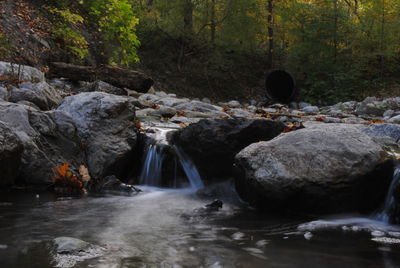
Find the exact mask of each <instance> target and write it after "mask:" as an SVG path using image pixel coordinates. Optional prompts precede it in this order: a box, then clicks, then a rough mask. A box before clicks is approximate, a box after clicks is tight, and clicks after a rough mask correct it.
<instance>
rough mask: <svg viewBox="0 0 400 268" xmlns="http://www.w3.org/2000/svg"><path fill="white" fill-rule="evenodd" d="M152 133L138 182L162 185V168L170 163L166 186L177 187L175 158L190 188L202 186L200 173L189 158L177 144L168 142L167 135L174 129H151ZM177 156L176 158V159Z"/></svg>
mask: <svg viewBox="0 0 400 268" xmlns="http://www.w3.org/2000/svg"><path fill="white" fill-rule="evenodd" d="M152 131H153V132H154V133H150V135H149V136H150V138H151V139H152V142H151V143H150V144H149V145H148V146H147V149H146V152H145V155H146V156H145V159H144V163H143V169H142V172H141V174H140V183H141V184H143V185H149V186H163V184H165V183H163V179H164V178H163V170H164V168H168V167H165V164H168V165H172V167H171V168H172V170H173V174H172V176H171V178H170V181H169V182H168V186H170V187H177V186H178V185H180V183H179V179H178V176H177V169H178V167H177V160H178V161H179V163H180V165H181V167H182V170H183V172H184V174H185V176H186V178H187V180H188V182H189V184H190V187H191V188H192V189H201V188H203V187H204V184H203V181H202V180H201V177H200V174H199V172H198V170H197V168H196V166H195V165H194V163H193V162H192V161H191V159H190V158H189V157H188V156H187V155H186V154H185V153H184V152H183V151H182V150H181V149H180V148H178V147H177V146H170V145H169V144H168V139H167V135H168V133H169V132H171V131H175V130H174V129H161V128H154V129H152ZM168 153H169V154H171V153H173V154H174V159H173V160H172V161H170V162H169V163H166V159H167V158H168V157H167V155H168ZM176 158H177V159H176Z"/></svg>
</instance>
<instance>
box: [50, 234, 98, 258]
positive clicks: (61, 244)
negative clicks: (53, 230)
mask: <svg viewBox="0 0 400 268" xmlns="http://www.w3.org/2000/svg"><path fill="white" fill-rule="evenodd" d="M54 245H55V247H56V251H57V253H60V254H73V253H78V252H80V251H85V250H86V249H87V248H88V247H89V246H90V244H89V243H87V242H85V241H83V240H80V239H77V238H73V237H57V238H55V239H54Z"/></svg>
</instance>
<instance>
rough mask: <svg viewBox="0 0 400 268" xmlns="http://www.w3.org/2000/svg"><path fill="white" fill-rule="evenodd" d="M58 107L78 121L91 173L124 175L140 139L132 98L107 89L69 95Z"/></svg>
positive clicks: (96, 174) (76, 123) (99, 176)
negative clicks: (107, 91) (137, 133)
mask: <svg viewBox="0 0 400 268" xmlns="http://www.w3.org/2000/svg"><path fill="white" fill-rule="evenodd" d="M58 110H60V111H64V112H66V113H67V114H69V115H70V116H71V117H72V119H73V121H74V122H75V125H76V126H77V129H78V133H79V136H80V137H82V139H83V140H84V143H85V153H86V157H87V161H88V168H89V171H90V174H91V175H92V176H93V177H97V178H101V177H105V176H107V175H116V176H118V177H123V176H124V174H123V172H124V171H127V170H129V167H130V165H131V163H130V161H132V155H133V151H134V149H135V147H136V141H137V136H136V128H135V126H134V121H135V107H134V105H133V103H132V99H131V98H129V97H123V96H116V95H111V94H107V93H103V92H90V93H81V94H78V95H75V96H71V97H67V98H65V99H64V100H63V102H62V103H61V105H60V107H59V108H58Z"/></svg>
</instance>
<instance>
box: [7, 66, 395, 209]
mask: <svg viewBox="0 0 400 268" xmlns="http://www.w3.org/2000/svg"><path fill="white" fill-rule="evenodd" d="M13 68H14V67H12V66H11V64H9V63H1V64H0V74H1V75H2V76H12V75H15V73H14V69H13ZM19 75H20V77H18V79H17V80H18V81H19V82H18V83H15V84H12V83H3V84H1V83H0V164H1V165H0V185H12V184H13V183H15V182H16V181H18V180H20V181H23V182H25V183H28V184H42V183H50V182H51V181H52V177H53V174H52V169H53V168H54V167H55V166H58V165H60V164H62V163H69V164H70V165H71V167H72V168H75V169H78V167H79V165H82V164H83V165H85V166H87V167H88V169H89V172H90V174H91V175H92V176H94V177H96V178H101V177H105V176H108V175H115V176H117V177H118V178H120V179H124V176H126V174H128V173H129V169H131V168H132V166H133V165H134V163H133V161H135V159H137V158H135V157H136V156H135V155H136V154H138V150H142V148H140V146H139V145H138V140H139V138H138V137H139V136H140V135H142V134H143V133H145V132H146V128H150V127H161V128H170V129H177V131H176V132H174V133H173V135H171V137H169V139H170V142H171V143H173V144H175V145H176V146H179V147H180V148H181V149H182V150H183V151H184V152H185V153H186V154H187V155H188V156H189V157H191V158H192V160H193V162H194V163H195V164H196V166H197V167H198V168H199V170H200V173H201V175H202V177H203V179H205V180H206V181H207V182H212V181H215V180H218V179H226V178H230V177H234V178H235V183H236V189H237V192H238V193H239V195H240V196H241V197H242V199H243V200H245V201H247V202H249V203H250V204H251V205H253V206H255V207H258V208H261V209H265V210H282V209H283V210H294V211H296V210H301V211H311V212H322V213H329V212H341V211H349V210H358V211H369V210H372V209H376V208H377V206H379V203H380V202H382V200H383V199H384V196H385V193H386V191H387V189H388V186H389V184H390V181H391V179H392V175H393V169H394V165H395V159H396V157H397V152H398V151H400V149H399V143H398V142H399V139H400V126H399V125H398V124H400V97H396V98H389V99H384V100H378V99H377V98H373V97H370V98H366V99H365V100H364V101H362V102H356V101H350V102H344V103H338V104H336V105H332V106H326V107H317V106H312V105H311V104H308V103H304V102H293V103H291V104H290V105H282V104H272V105H268V106H265V105H263V104H262V103H257V102H256V101H249V103H240V102H239V101H236V100H232V101H229V102H226V103H212V102H211V101H210V100H209V99H207V98H203V99H202V100H200V99H189V98H180V97H177V96H176V95H175V94H168V93H165V92H162V91H155V90H154V89H153V88H151V89H150V90H149V92H147V93H138V92H136V91H133V90H130V89H125V88H124V89H121V88H117V87H115V86H112V85H110V84H107V83H105V82H102V81H96V82H91V83H88V82H82V83H78V84H76V83H75V84H74V83H71V82H69V81H68V80H66V79H62V78H60V79H52V80H48V81H46V80H45V78H44V75H43V73H41V72H40V71H39V70H36V69H34V68H30V67H23V68H22V70H20V74H19ZM144 135H145V134H144ZM139 153H140V152H139ZM136 161H137V160H136Z"/></svg>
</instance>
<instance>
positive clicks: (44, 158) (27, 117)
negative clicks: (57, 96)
mask: <svg viewBox="0 0 400 268" xmlns="http://www.w3.org/2000/svg"><path fill="white" fill-rule="evenodd" d="M0 122H6V123H7V124H8V125H9V126H10V127H11V128H12V129H13V131H14V132H15V134H16V135H17V136H18V138H19V139H20V140H21V142H22V145H23V148H24V150H23V153H22V161H21V165H20V171H19V176H18V177H19V179H20V181H24V182H26V183H28V184H44V183H51V182H52V180H53V175H54V173H53V169H54V168H55V167H56V166H59V165H61V164H63V163H69V164H70V165H71V167H72V168H75V169H77V168H78V167H79V165H81V164H85V158H84V154H83V152H82V149H81V146H82V143H81V140H80V138H79V137H78V135H77V130H76V127H75V125H74V122H73V121H72V119H71V118H70V116H68V115H67V114H66V113H64V112H62V111H49V112H42V111H39V110H36V109H33V108H31V107H29V106H26V105H23V104H16V103H10V102H3V101H0Z"/></svg>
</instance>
